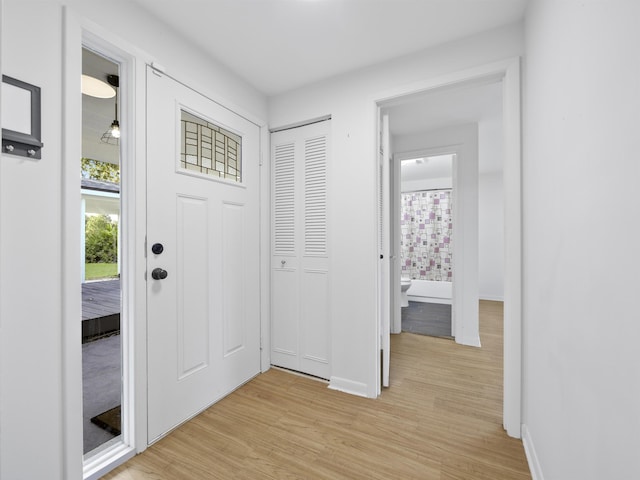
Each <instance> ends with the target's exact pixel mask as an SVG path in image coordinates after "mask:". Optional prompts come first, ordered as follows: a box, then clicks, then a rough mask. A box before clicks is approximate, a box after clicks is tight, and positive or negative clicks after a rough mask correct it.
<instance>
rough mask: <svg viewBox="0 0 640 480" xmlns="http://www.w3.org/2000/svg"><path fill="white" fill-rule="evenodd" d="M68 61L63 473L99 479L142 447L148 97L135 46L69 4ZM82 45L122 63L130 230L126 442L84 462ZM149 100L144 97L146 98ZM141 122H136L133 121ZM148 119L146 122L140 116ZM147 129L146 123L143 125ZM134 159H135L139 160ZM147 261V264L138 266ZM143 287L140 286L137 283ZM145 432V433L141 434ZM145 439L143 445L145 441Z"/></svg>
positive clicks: (125, 286)
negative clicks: (143, 108)
mask: <svg viewBox="0 0 640 480" xmlns="http://www.w3.org/2000/svg"><path fill="white" fill-rule="evenodd" d="M63 21H64V24H63V35H64V44H63V51H64V56H63V58H64V64H63V106H64V108H63V155H62V162H63V173H62V177H63V209H62V216H63V220H62V222H63V225H62V231H63V256H62V275H63V289H62V305H63V319H65V322H64V324H63V332H62V340H63V346H62V351H63V371H62V374H63V378H62V388H63V399H64V400H63V452H64V464H63V468H64V475H63V476H64V477H65V478H69V479H74V480H75V479H80V478H85V479H93V478H99V477H100V476H102V475H104V474H105V473H106V472H107V471H109V470H110V469H112V468H114V466H116V465H118V464H121V463H123V462H125V461H126V460H127V459H129V458H131V457H133V456H134V455H135V453H136V451H141V450H144V445H145V444H146V442H145V441H144V440H146V436H145V437H143V432H145V431H146V425H145V426H144V427H142V428H141V423H142V424H144V422H145V421H146V413H145V411H144V409H145V402H144V401H141V399H145V398H146V390H145V388H146V378H145V371H146V362H145V361H143V359H144V358H145V357H146V340H145V339H146V323H145V322H141V321H139V320H138V321H136V319H140V318H145V317H146V302H145V301H144V295H143V296H142V297H141V298H139V296H136V292H139V291H142V292H144V291H145V289H144V283H145V282H144V277H143V276H142V275H139V274H137V272H141V271H142V272H144V250H140V248H138V247H139V246H140V245H144V235H145V225H146V219H145V189H144V185H145V183H144V182H145V179H144V175H142V176H140V172H143V173H144V169H145V165H144V162H142V163H141V159H144V145H143V144H142V143H141V138H140V137H136V136H135V132H136V131H141V130H140V124H141V123H142V122H143V121H144V119H143V118H137V119H136V116H135V115H134V112H135V111H137V110H138V109H139V105H140V103H141V102H143V101H144V91H142V92H140V91H139V89H138V88H137V84H136V78H139V74H140V72H138V71H136V69H137V68H138V67H139V65H140V63H141V62H137V58H136V57H137V52H135V49H133V48H132V47H131V46H130V45H128V44H127V43H125V42H123V41H122V40H120V39H119V38H117V37H115V36H114V35H112V34H111V33H109V32H108V31H106V30H104V29H103V28H102V27H99V26H97V25H95V24H93V23H91V22H89V21H87V20H85V19H81V18H79V17H78V16H77V15H76V14H75V12H74V11H73V10H71V9H69V8H68V7H65V8H64V15H63ZM82 47H87V48H89V49H92V50H95V51H96V52H98V53H100V54H102V55H104V56H106V57H108V58H110V59H112V60H114V61H115V62H116V63H118V64H119V65H120V84H121V87H122V88H121V94H120V102H121V104H120V116H121V129H122V138H121V149H120V152H121V171H122V185H121V191H122V198H123V199H124V200H125V201H124V202H123V204H122V212H121V213H122V216H121V221H120V222H121V226H122V230H123V231H124V232H126V236H123V237H122V245H121V247H120V248H121V253H122V256H123V264H124V266H125V269H124V270H123V271H122V273H123V275H122V292H123V304H122V312H121V315H122V319H123V320H122V325H123V326H122V355H123V367H126V368H123V385H122V386H123V397H124V404H125V405H128V407H129V408H128V409H126V410H124V411H123V422H125V423H126V425H125V426H124V428H123V437H122V441H121V442H119V443H118V444H115V445H113V446H111V447H109V448H108V449H106V450H105V451H103V452H101V453H100V454H98V455H96V456H94V457H92V458H90V459H89V460H88V461H86V462H83V460H82V459H83V455H82V452H83V447H82V438H83V431H82V418H81V415H80V414H79V412H82V350H81V345H80V342H79V337H78V331H79V330H78V325H77V322H78V320H77V319H79V318H81V314H82V300H81V293H80V289H79V288H78V286H79V285H80V279H81V271H80V265H79V262H78V261H77V258H78V252H79V250H80V232H79V228H78V226H79V223H78V220H77V219H78V212H79V211H80V205H81V199H80V195H79V187H80V182H79V180H78V179H79V177H78V165H79V164H78V160H79V159H80V157H81V156H82V148H81V132H82V102H81V96H80V95H79V92H80V73H81V72H82V56H81V55H82V54H81V51H82ZM142 105H144V103H142ZM136 122H137V123H136ZM142 125H144V123H142ZM142 131H144V130H142ZM133 159H137V160H136V161H135V162H134V161H133ZM141 266H142V270H141ZM141 287H142V290H140V288H141ZM143 439H144V440H143ZM140 446H142V448H140Z"/></svg>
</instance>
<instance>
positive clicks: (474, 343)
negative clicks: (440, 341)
mask: <svg viewBox="0 0 640 480" xmlns="http://www.w3.org/2000/svg"><path fill="white" fill-rule="evenodd" d="M455 341H456V343H458V344H460V345H466V346H467V347H478V348H480V347H481V346H482V345H481V344H480V337H479V336H475V337H455Z"/></svg>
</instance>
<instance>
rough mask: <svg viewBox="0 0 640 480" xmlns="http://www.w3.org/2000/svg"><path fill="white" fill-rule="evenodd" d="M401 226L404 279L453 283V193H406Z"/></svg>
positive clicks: (433, 191)
mask: <svg viewBox="0 0 640 480" xmlns="http://www.w3.org/2000/svg"><path fill="white" fill-rule="evenodd" d="M400 225H401V226H400V229H401V232H402V234H401V240H400V265H402V276H407V277H410V278H411V279H413V280H432V281H442V282H451V281H452V280H453V269H452V261H453V260H452V256H451V254H452V250H453V249H452V244H451V241H452V240H451V233H452V228H453V217H452V195H451V190H428V191H422V192H411V193H403V194H402V212H401V220H400Z"/></svg>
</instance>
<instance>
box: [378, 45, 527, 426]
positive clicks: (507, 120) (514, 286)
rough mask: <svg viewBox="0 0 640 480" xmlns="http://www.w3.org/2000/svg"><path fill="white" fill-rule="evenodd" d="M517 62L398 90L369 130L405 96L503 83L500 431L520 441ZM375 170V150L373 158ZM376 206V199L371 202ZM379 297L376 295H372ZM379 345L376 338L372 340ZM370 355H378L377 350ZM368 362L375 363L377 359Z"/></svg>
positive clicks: (383, 96) (381, 98)
mask: <svg viewBox="0 0 640 480" xmlns="http://www.w3.org/2000/svg"><path fill="white" fill-rule="evenodd" d="M520 70H521V59H520V57H513V58H510V59H506V60H503V61H498V62H494V63H490V64H486V65H482V66H478V67H474V68H470V69H467V70H462V71H458V72H454V73H451V74H448V75H443V76H441V77H436V78H433V79H428V80H423V81H419V82H415V83H412V84H409V85H402V86H398V87H396V88H394V89H391V90H389V91H387V92H381V93H380V94H378V95H376V96H374V97H373V98H372V99H371V103H370V105H371V109H372V110H371V119H372V124H371V128H372V131H376V132H377V129H376V126H377V122H378V107H379V106H382V105H385V104H389V103H392V102H394V101H397V100H400V99H401V98H402V97H405V96H407V95H413V94H416V93H422V92H427V91H435V90H437V89H440V88H446V87H450V86H453V85H460V84H465V85H473V84H476V83H483V82H487V81H497V80H502V82H503V125H504V126H503V135H504V149H505V162H504V171H503V175H504V199H505V202H504V204H505V213H504V215H505V217H504V220H505V245H504V256H505V272H504V283H505V292H504V305H505V307H504V387H503V392H504V393H503V398H504V402H503V404H504V407H503V426H504V428H505V430H506V431H507V434H508V435H509V436H511V437H516V438H520V437H521V424H522V418H521V417H522V185H521V170H522V117H521V98H522V93H521V82H520ZM373 161H375V162H376V163H375V165H377V150H376V155H375V159H373ZM373 201H375V200H373ZM377 295H380V292H377ZM376 339H377V342H378V343H379V342H380V333H379V332H378V334H377V335H376ZM374 351H375V352H379V351H380V345H379V344H378V345H377V348H376V349H375V350H374ZM372 361H375V362H379V359H378V358H377V357H376V358H374V359H372Z"/></svg>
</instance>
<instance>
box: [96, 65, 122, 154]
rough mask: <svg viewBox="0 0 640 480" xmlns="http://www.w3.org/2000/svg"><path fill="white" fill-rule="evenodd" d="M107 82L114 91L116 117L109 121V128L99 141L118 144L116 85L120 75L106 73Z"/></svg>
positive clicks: (118, 125) (118, 83)
mask: <svg viewBox="0 0 640 480" xmlns="http://www.w3.org/2000/svg"><path fill="white" fill-rule="evenodd" d="M107 82H108V83H109V85H111V86H112V87H113V88H114V90H115V91H116V96H115V98H116V102H115V106H116V118H115V120H114V121H113V122H111V126H110V127H109V129H108V130H107V131H106V132H104V133H103V134H102V138H101V139H100V141H102V142H104V143H108V144H109V145H119V144H120V123H119V122H118V87H119V86H120V77H118V75H107Z"/></svg>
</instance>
